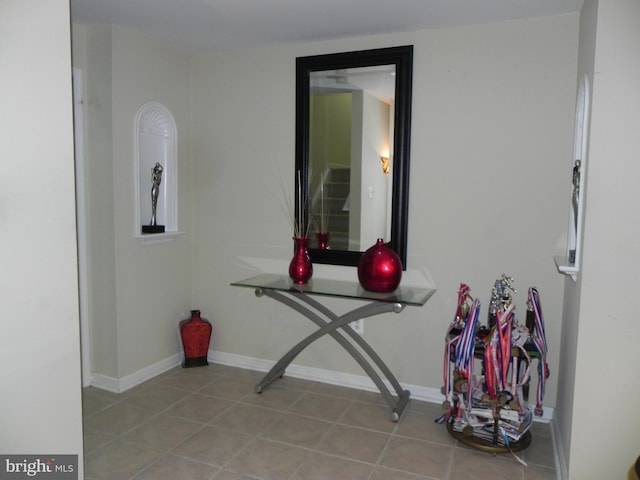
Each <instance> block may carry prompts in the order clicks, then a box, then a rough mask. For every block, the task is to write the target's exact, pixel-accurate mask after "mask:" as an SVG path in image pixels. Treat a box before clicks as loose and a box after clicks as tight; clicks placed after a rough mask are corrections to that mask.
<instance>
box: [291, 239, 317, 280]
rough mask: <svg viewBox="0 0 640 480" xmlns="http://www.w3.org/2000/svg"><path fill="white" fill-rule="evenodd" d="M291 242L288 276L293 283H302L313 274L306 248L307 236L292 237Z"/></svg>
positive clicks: (307, 243)
mask: <svg viewBox="0 0 640 480" xmlns="http://www.w3.org/2000/svg"><path fill="white" fill-rule="evenodd" d="M293 242H294V252H293V258H292V259H291V263H289V276H290V277H291V280H293V283H296V284H298V285H304V284H305V283H307V282H308V281H309V279H310V278H311V276H312V275H313V265H312V263H311V258H310V257H309V252H308V250H307V248H308V245H309V238H307V237H293Z"/></svg>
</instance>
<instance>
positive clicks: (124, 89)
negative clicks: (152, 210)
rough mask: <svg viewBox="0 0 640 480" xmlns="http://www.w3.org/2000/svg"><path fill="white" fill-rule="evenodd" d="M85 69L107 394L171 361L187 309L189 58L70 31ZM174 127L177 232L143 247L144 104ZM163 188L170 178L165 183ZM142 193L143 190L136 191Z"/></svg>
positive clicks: (105, 34) (95, 319) (142, 42)
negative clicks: (137, 153)
mask: <svg viewBox="0 0 640 480" xmlns="http://www.w3.org/2000/svg"><path fill="white" fill-rule="evenodd" d="M74 45H76V46H77V47H78V49H79V50H80V51H81V52H84V55H85V56H84V57H82V56H81V55H78V56H76V57H74V64H75V65H76V66H82V67H84V68H85V69H86V70H87V75H86V78H87V86H86V92H87V98H86V100H85V105H86V109H87V115H86V118H87V132H88V134H87V135H88V139H87V141H86V144H87V152H86V158H87V168H86V171H87V185H88V191H89V194H88V207H87V210H88V212H89V218H88V225H89V239H88V244H89V270H90V272H89V278H90V280H89V284H90V285H89V291H90V304H91V305H90V311H91V319H90V322H91V327H92V328H91V333H92V339H93V341H92V357H93V358H92V370H93V372H94V373H96V374H99V375H101V376H104V377H105V378H106V380H107V385H106V386H107V387H108V388H112V389H122V388H126V387H127V385H126V381H125V384H118V382H120V381H121V380H122V379H123V378H126V377H127V376H129V375H134V374H137V373H138V372H140V371H141V370H144V369H146V368H148V367H150V366H153V365H154V364H158V363H162V362H164V361H166V360H167V359H169V358H173V357H176V356H177V355H178V354H179V351H180V347H179V342H178V336H177V325H178V322H179V321H180V320H182V319H184V318H186V317H187V316H188V313H189V311H190V310H191V309H192V308H195V307H194V306H193V305H192V304H191V242H192V240H193V236H192V228H191V213H192V212H191V176H192V171H191V162H190V154H189V142H190V129H189V109H190V100H191V96H190V93H191V91H190V80H189V78H190V71H189V70H190V69H189V61H190V58H189V56H187V55H184V54H181V53H178V52H176V51H173V50H170V49H166V48H164V47H163V46H161V45H158V44H157V43H155V42H152V41H149V40H148V39H146V38H144V37H143V36H141V35H139V34H136V33H134V32H131V31H129V30H127V29H124V28H120V27H115V26H114V27H111V26H108V27H105V26H75V29H74ZM150 101H156V102H160V103H161V104H163V105H164V106H165V107H167V108H168V109H169V111H170V112H171V113H172V115H173V117H174V119H175V120H176V124H177V130H178V134H177V144H178V192H179V193H178V230H180V231H182V232H183V234H182V235H178V236H176V237H174V238H173V239H172V241H169V242H165V243H159V244H152V245H147V244H145V245H143V244H142V243H141V242H140V241H139V240H138V239H137V238H136V235H137V234H139V230H138V229H139V226H138V225H137V221H136V219H135V205H136V202H137V199H136V198H135V181H134V179H135V173H134V172H135V162H134V121H135V116H136V113H137V112H138V110H139V109H140V107H141V106H142V105H144V104H145V103H147V102H150ZM165 181H168V180H167V179H166V178H165ZM143 194H144V192H143ZM109 382H111V383H109Z"/></svg>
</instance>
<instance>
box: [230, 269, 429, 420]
mask: <svg viewBox="0 0 640 480" xmlns="http://www.w3.org/2000/svg"><path fill="white" fill-rule="evenodd" d="M231 285H234V286H239V287H250V288H255V294H256V296H257V297H261V296H263V295H264V296H267V297H270V298H272V299H274V300H276V301H278V302H280V303H282V304H284V305H286V306H288V307H290V308H291V309H293V310H295V311H296V312H298V313H300V314H301V315H303V316H304V317H306V318H308V319H309V320H311V321H312V322H313V323H315V324H316V325H317V326H318V329H317V330H316V331H314V332H313V333H312V334H310V335H309V336H307V337H305V338H304V339H302V340H301V341H300V342H299V343H298V344H296V345H295V346H294V347H293V348H291V349H290V350H289V351H288V352H287V353H285V354H284V356H283V357H282V358H281V359H280V360H278V361H277V362H276V364H275V365H274V366H273V367H272V368H271V370H270V371H269V372H268V373H267V374H266V375H265V376H264V378H263V379H262V380H261V381H260V382H259V383H258V384H257V385H256V388H255V390H256V393H262V391H263V390H264V389H265V388H266V387H268V386H269V385H270V384H271V383H273V382H274V381H275V380H277V379H278V378H281V377H282V376H283V375H284V372H285V370H286V368H287V367H288V366H289V364H290V363H291V362H292V361H293V360H294V359H295V358H296V357H297V356H298V355H299V354H300V353H301V352H302V351H303V350H304V349H305V348H307V347H308V346H309V345H311V344H312V343H313V342H314V341H316V340H318V339H319V338H321V337H323V336H324V335H327V334H328V335H330V336H331V337H332V338H333V339H334V340H335V341H336V342H338V344H340V346H342V348H344V349H345V350H346V351H347V352H348V353H349V355H351V357H353V359H354V360H355V361H356V362H357V363H358V365H360V367H362V369H363V370H364V371H365V372H366V373H367V375H368V376H369V378H371V380H372V381H373V383H374V384H375V385H376V387H377V388H378V390H380V393H381V394H382V396H383V397H384V399H385V401H386V402H387V404H388V405H389V408H390V409H391V419H392V420H393V421H394V422H397V421H398V420H399V419H400V416H401V415H402V412H403V411H404V409H405V407H406V406H407V404H408V402H409V396H410V395H411V393H410V392H409V391H408V390H404V389H403V388H402V387H401V386H400V383H399V382H398V380H396V378H395V376H394V375H393V373H391V370H389V367H387V365H386V364H385V363H384V362H383V361H382V359H381V358H380V356H379V355H378V354H377V353H376V352H375V350H374V349H373V348H372V347H371V346H370V345H369V344H368V343H367V342H366V341H365V340H364V339H363V338H362V336H360V335H359V334H358V333H357V332H355V331H354V330H353V328H351V326H350V325H349V324H350V323H351V322H354V321H356V320H360V319H363V318H367V317H372V316H374V315H379V314H382V313H388V312H395V313H400V312H401V311H402V310H403V309H404V307H405V306H407V305H410V306H422V305H424V304H425V303H426V302H427V300H429V298H430V297H431V296H432V295H433V294H434V293H435V289H431V288H421V287H405V286H400V287H398V288H397V289H396V290H395V291H394V292H391V293H376V292H369V291H366V290H364V289H363V288H362V286H360V284H359V283H358V282H354V281H345V280H327V279H321V278H314V279H312V280H311V281H309V283H308V284H306V285H296V284H294V283H293V282H292V281H291V279H290V278H289V277H288V276H287V275H276V274H267V273H265V274H261V275H257V276H255V277H251V278H247V279H246V280H241V281H239V282H233V283H232V284H231ZM322 297H334V298H335V297H338V298H349V299H353V300H364V301H366V302H367V303H365V304H364V305H360V306H358V307H356V308H354V309H353V310H351V311H349V312H347V313H345V314H343V315H337V314H336V313H334V312H332V311H331V310H330V309H329V308H327V307H326V306H325V305H323V304H322V303H321V302H320V301H319V299H320V298H322ZM358 347H359V348H358ZM383 377H384V379H386V381H387V382H388V383H389V384H390V385H391V387H392V388H393V390H394V391H395V395H394V394H392V393H391V391H390V390H389V388H387V385H386V384H385V381H384V380H383Z"/></svg>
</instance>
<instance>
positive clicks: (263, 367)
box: [91, 350, 554, 422]
mask: <svg viewBox="0 0 640 480" xmlns="http://www.w3.org/2000/svg"><path fill="white" fill-rule="evenodd" d="M207 358H208V360H209V361H210V362H212V363H219V364H221V365H228V366H231V367H238V368H245V369H248V370H256V371H258V372H268V371H269V370H270V369H271V367H273V365H275V363H276V362H274V361H272V360H265V359H262V358H255V357H249V356H246V355H238V354H235V353H226V352H219V351H214V350H209V354H208V355H207ZM181 363H182V355H181V354H180V353H177V354H175V355H172V356H171V357H169V358H166V359H164V360H161V361H159V362H157V363H154V364H153V365H150V366H148V367H146V368H143V369H142V370H138V371H137V372H135V373H132V374H131V375H127V376H126V377H122V378H121V379H117V378H113V377H108V376H106V375H99V374H93V380H92V381H91V386H93V387H96V388H100V389H103V390H108V391H109V392H113V393H122V392H125V391H127V390H129V389H131V388H133V387H135V386H137V385H140V384H141V383H143V382H145V381H147V380H149V379H151V378H153V377H155V376H157V375H160V374H161V373H164V372H166V371H167V370H171V369H172V368H175V367H177V366H179V365H180V364H181ZM287 375H288V376H290V377H294V378H301V379H304V380H312V381H316V382H321V383H329V384H331V385H338V386H341V387H349V388H356V389H358V390H365V391H370V392H377V391H378V388H377V387H376V385H375V384H374V383H373V381H372V380H371V379H370V378H369V377H367V376H365V375H354V374H351V373H343V372H335V371H332V370H325V369H322V368H315V367H307V366H304V365H295V364H291V365H289V367H288V368H287ZM385 383H386V382H385ZM387 387H388V388H389V389H390V390H391V391H392V392H393V388H392V387H391V385H389V384H387ZM402 387H403V388H404V389H406V390H409V391H410V392H411V398H413V399H415V400H421V401H424V402H429V403H436V404H442V402H443V401H444V396H443V395H442V393H440V389H439V388H432V387H425V386H422V385H412V384H403V385H402ZM553 413H554V411H553V409H552V408H549V407H544V413H543V416H542V417H535V420H536V421H539V422H550V421H551V420H552V419H553Z"/></svg>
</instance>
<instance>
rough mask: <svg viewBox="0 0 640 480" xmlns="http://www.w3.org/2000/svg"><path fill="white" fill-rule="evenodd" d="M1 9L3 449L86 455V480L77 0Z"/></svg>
mask: <svg viewBox="0 0 640 480" xmlns="http://www.w3.org/2000/svg"><path fill="white" fill-rule="evenodd" d="M0 11H1V12H2V13H1V14H0V45H2V48H1V49H0V59H1V63H2V74H1V75H0V110H1V111H2V115H0V149H1V151H2V153H1V154H0V159H2V160H1V162H2V175H0V192H1V193H0V231H2V242H1V245H2V248H1V249H0V258H1V260H0V264H1V265H2V269H1V273H0V311H1V313H0V338H2V342H3V345H2V348H0V365H1V366H0V369H1V373H0V398H1V399H2V400H1V402H0V424H2V434H1V435H0V451H1V452H2V453H4V454H10V453H16V454H51V453H60V454H77V455H79V463H80V465H79V467H80V478H82V419H81V395H80V384H81V378H80V350H79V340H78V339H79V321H78V316H79V314H78V283H77V273H76V269H77V257H76V241H75V235H76V229H75V226H76V224H75V191H74V171H73V169H74V163H73V116H72V98H71V49H70V33H69V31H70V25H69V4H68V2H67V1H65V0H2V2H0Z"/></svg>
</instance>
